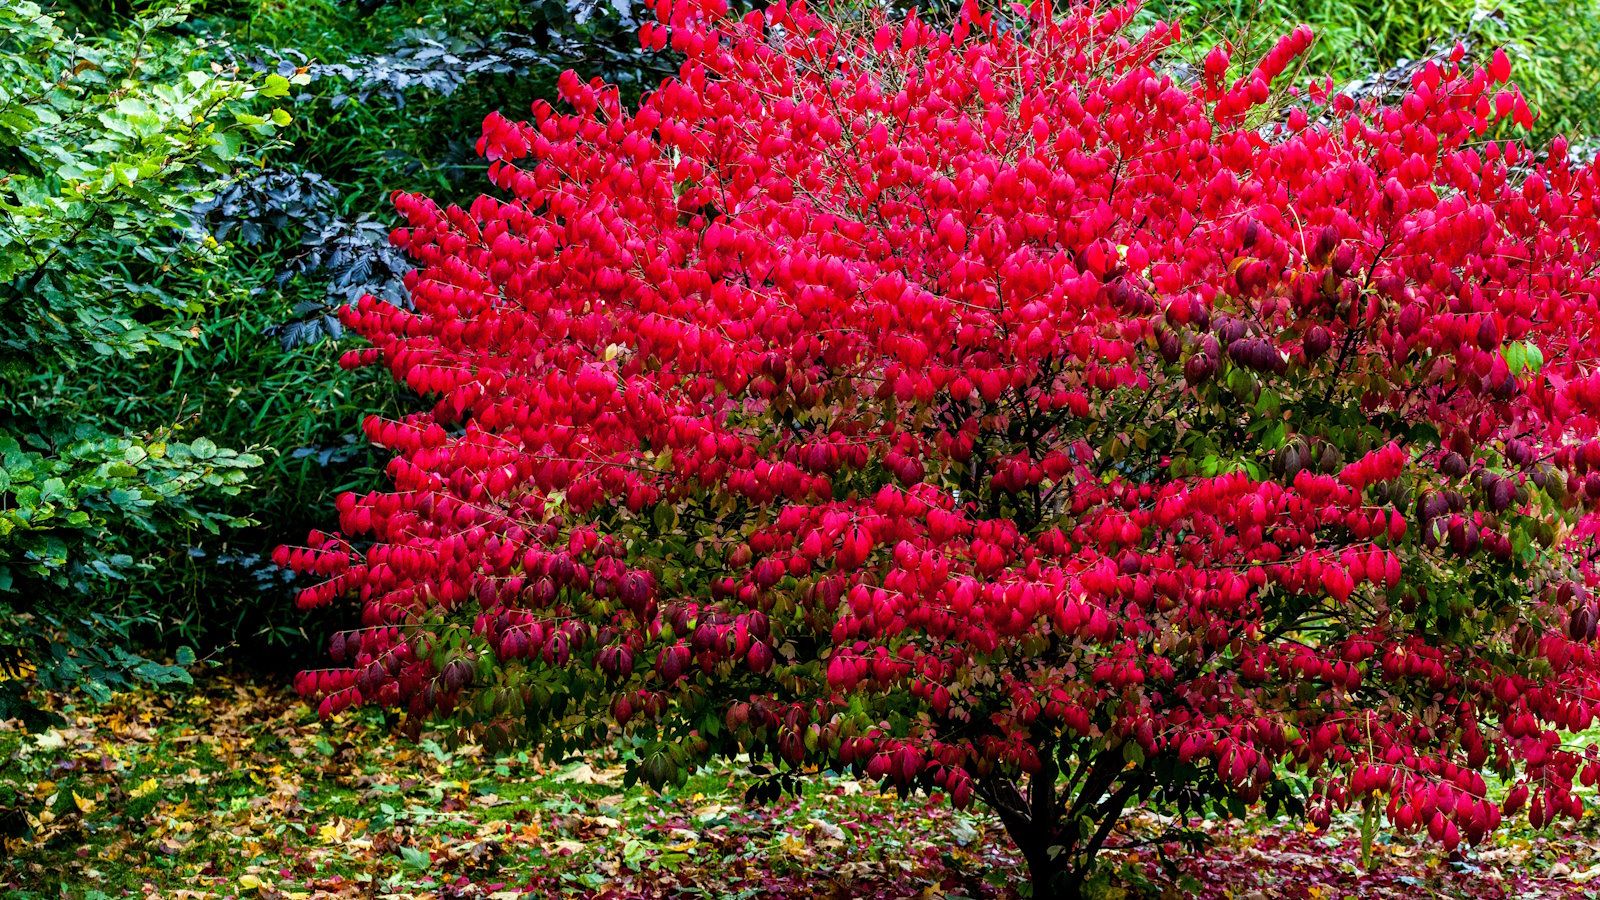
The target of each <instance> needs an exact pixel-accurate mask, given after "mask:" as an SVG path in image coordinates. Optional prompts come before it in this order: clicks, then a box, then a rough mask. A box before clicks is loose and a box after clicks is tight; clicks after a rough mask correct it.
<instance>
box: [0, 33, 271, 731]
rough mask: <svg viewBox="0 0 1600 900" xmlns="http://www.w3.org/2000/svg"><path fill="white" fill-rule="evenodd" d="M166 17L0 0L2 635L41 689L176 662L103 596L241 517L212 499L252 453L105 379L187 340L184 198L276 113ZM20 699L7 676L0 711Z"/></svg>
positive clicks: (203, 266) (201, 285)
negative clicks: (85, 32) (138, 637)
mask: <svg viewBox="0 0 1600 900" xmlns="http://www.w3.org/2000/svg"><path fill="white" fill-rule="evenodd" d="M174 21H175V19H174V17H173V15H172V14H171V13H168V12H161V13H158V14H155V15H152V16H150V17H148V18H143V19H140V20H138V21H137V22H135V23H133V24H132V25H131V26H129V29H128V30H127V31H126V32H124V33H118V34H115V35H112V36H109V37H107V38H105V39H101V40H79V39H74V38H73V37H71V36H70V35H69V34H68V33H67V32H65V31H63V30H62V28H61V27H60V25H59V23H58V22H57V21H56V20H55V19H54V18H53V17H51V16H50V15H47V14H45V13H44V12H42V11H41V10H40V8H39V7H37V6H36V5H34V4H32V3H15V4H9V5H7V6H6V7H5V8H4V9H0V37H3V39H4V43H5V46H6V47H7V48H8V50H9V52H8V53H7V54H6V55H5V56H4V57H3V58H0V64H3V68H0V159H3V161H4V168H5V173H6V174H5V177H4V179H3V182H0V209H3V215H0V300H3V303H4V307H3V312H0V654H3V655H5V656H6V657H7V661H8V662H10V663H12V664H17V663H18V662H19V659H18V657H21V658H23V659H25V660H27V661H28V662H29V664H30V665H32V666H33V667H36V668H37V671H38V680H39V681H40V683H41V684H43V685H44V686H45V687H49V688H58V687H62V686H64V685H66V684H70V683H74V682H78V681H84V680H86V681H87V683H88V684H89V685H90V686H92V687H98V689H99V690H102V691H103V690H104V689H105V688H104V685H106V684H115V683H117V682H118V681H119V680H120V679H121V678H122V677H123V675H124V674H125V673H126V672H129V671H132V672H133V673H134V674H137V675H140V676H142V677H145V678H156V679H170V678H178V677H182V674H183V673H182V672H181V671H180V670H173V669H170V668H168V667H164V666H159V665H157V664H155V663H152V662H149V661H147V660H143V659H140V658H139V657H136V656H133V655H131V654H129V653H128V652H127V651H126V648H125V644H126V643H127V636H126V633H125V632H126V626H127V624H128V622H127V618H128V617H127V616H125V615H118V614H116V613H115V612H114V610H113V609H112V607H111V605H110V601H111V600H112V598H114V597H117V596H118V595H121V596H124V597H125V596H127V595H129V594H134V595H138V594H142V593H144V592H145V590H146V588H145V586H144V585H143V584H142V583H141V582H142V580H143V579H145V578H148V577H149V576H150V574H151V573H153V572H158V571H161V570H163V569H165V568H166V567H167V566H169V565H170V564H171V562H170V561H171V559H172V557H173V556H174V555H175V554H176V553H181V546H180V547H174V546H173V542H174V541H175V540H181V536H182V535H184V534H186V533H188V532H192V531H211V532H215V531H217V530H218V529H219V528H221V527H223V526H228V525H232V524H236V523H237V522H238V521H239V519H238V517H236V516H234V515H231V514H229V513H228V512H226V511H225V510H222V509H220V508H219V507H218V506H217V505H216V500H217V498H218V497H219V496H223V495H228V494H233V493H237V492H238V491H239V489H240V485H241V484H242V483H243V480H244V478H245V473H246V470H248V469H249V468H251V467H253V466H256V465H258V464H259V463H260V462H261V460H260V458H259V457H257V456H255V455H253V454H251V453H249V452H244V451H240V450H234V449H227V448H223V447H219V446H218V445H217V444H216V443H215V442H214V441H212V440H211V439H210V438H209V437H206V436H205V435H204V434H200V435H193V436H192V437H191V435H189V434H186V433H185V432H186V429H185V427H184V426H185V424H186V423H184V422H182V421H180V420H177V419H175V418H165V417H163V413H166V412H168V411H163V410H156V411H152V412H153V414H151V415H129V413H128V410H127V409H126V407H125V405H124V404H125V400H124V398H123V397H122V396H121V395H120V394H119V392H117V391H115V390H114V389H113V388H114V387H116V384H115V381H114V380H111V379H107V378H106V377H105V372H106V370H107V369H113V370H115V369H117V368H126V369H127V370H130V371H137V370H140V369H143V368H145V367H149V366H170V365H171V364H172V359H173V357H174V355H175V354H176V353H178V352H181V350H182V349H183V347H184V346H185V345H186V344H187V343H189V342H190V341H191V340H192V338H193V336H194V326H195V322H196V321H197V319H198V318H199V317H200V316H201V315H203V313H204V312H205V310H206V304H207V302H208V300H209V299H210V297H211V296H212V295H213V287H214V286H215V285H216V283H217V279H216V277H215V271H216V268H217V266H218V250H217V247H216V245H215V243H214V242H205V241H198V240H194V239H192V238H190V237H188V236H186V235H185V233H184V231H185V226H186V225H187V222H188V219H187V210H188V208H189V206H190V205H191V204H192V203H193V200H194V197H195V196H196V194H197V193H202V192H204V191H205V190H207V189H208V188H209V186H211V185H213V184H214V183H215V182H216V181H217V179H218V177H219V173H221V172H224V171H226V170H227V169H228V168H229V167H230V166H231V165H232V162H233V160H234V159H236V158H237V157H238V156H239V154H240V152H241V150H242V149H243V148H244V147H245V146H246V145H247V143H249V142H250V141H252V140H259V136H261V135H268V134H271V133H272V131H273V129H274V128H275V127H277V126H279V125H282V124H284V123H285V122H287V114H285V113H283V112H281V111H272V112H270V113H268V114H263V115H257V114H254V113H251V112H249V111H247V110H248V105H249V101H251V100H252V99H253V98H254V97H255V96H256V94H257V93H258V88H256V87H255V86H253V85H252V84H250V83H249V82H247V81H245V80H241V79H240V78H238V77H237V76H236V75H235V74H234V73H232V72H229V71H227V70H215V69H213V68H211V66H210V65H209V57H208V55H207V54H206V52H205V49H204V47H203V46H201V45H199V44H197V43H194V42H185V43H167V44H158V43H156V42H154V41H153V40H152V38H153V35H155V34H156V33H157V32H158V31H159V30H160V29H162V28H165V27H169V26H170V25H172V24H173V22H174ZM286 87H287V84H283V85H281V86H279V93H280V94H281V93H282V89H283V88H286ZM63 601H66V602H63ZM62 630H65V631H67V632H69V633H71V634H72V635H74V637H71V638H67V639H62V637H61V634H60V632H61V631H62ZM10 684H15V682H8V685H10ZM16 704H17V697H16V696H15V694H14V692H11V691H8V690H0V716H6V715H9V714H11V713H12V711H13V710H14V708H15V707H16Z"/></svg>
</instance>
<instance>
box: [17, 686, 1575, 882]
mask: <svg viewBox="0 0 1600 900" xmlns="http://www.w3.org/2000/svg"><path fill="white" fill-rule="evenodd" d="M57 711H58V712H60V713H61V714H62V716H63V717H64V718H65V720H66V723H67V724H66V725H64V726H62V727H57V728H53V729H50V730H48V731H44V732H41V733H36V734H31V735H29V734H24V733H23V732H22V731H21V730H19V729H17V728H16V727H14V726H13V725H9V724H0V760H3V761H4V762H3V768H0V833H3V834H4V842H5V846H4V854H3V856H0V894H4V895H5V896H6V897H12V898H17V900H27V898H44V897H71V898H85V900H96V898H110V897H163V898H168V897H170V898H176V900H182V898H211V897H216V898H265V900H274V898H277V900H286V898H308V900H309V898H358V897H359V898H372V897H376V898H417V900H422V898H439V900H463V898H494V900H500V898H519V897H598V898H625V897H649V898H668V897H684V898H692V897H700V898H757V897H760V898H767V897H772V898H833V897H838V898H846V897H850V898H857V897H860V898H909V897H923V898H935V897H945V898H962V897H966V898H999V897H1013V896H1016V892H1017V890H1018V886H1020V885H1021V884H1022V882H1023V879H1022V870H1021V867H1020V860H1019V859H1018V858H1016V857H1015V856H1014V855H1013V854H1012V853H1011V851H1010V849H1009V847H1008V845H1007V841H1006V839H1005V836H1004V834H1003V833H1002V832H1001V831H1000V829H999V826H998V824H997V823H996V822H994V821H993V820H992V819H991V818H989V817H988V816H986V815H984V814H982V813H981V812H957V811H954V810H952V809H951V808H950V807H949V805H948V804H945V803H943V802H942V801H938V800H935V799H930V798H926V797H916V796H913V797H910V798H906V799H901V798H899V797H896V796H894V795H892V794H890V795H884V794H881V793H879V792H878V791H877V789H876V787H875V786H873V785H870V784H866V783H863V782H860V781H857V780H854V779H852V778H846V777H835V776H832V775H823V776H821V777H819V778H814V779H809V780H807V781H806V782H805V784H806V786H805V788H804V793H803V794H802V795H801V796H800V797H798V798H790V797H785V798H784V799H782V800H779V801H776V802H773V803H767V804H762V805H750V804H747V803H746V802H745V799H744V793H745V789H746V788H747V786H748V785H749V783H750V782H751V779H752V777H754V775H753V773H752V770H751V767H748V766H739V765H731V764H730V765H728V766H725V767H722V768H718V769H715V770H712V771H707V772H703V773H701V774H699V775H696V776H695V777H693V778H691V779H690V781H689V782H688V784H686V785H685V786H684V787H683V788H681V789H677V790H673V791H669V792H667V793H656V792H652V791H649V790H648V789H646V788H644V787H639V786H635V787H625V786H624V783H623V777H622V776H623V765H622V763H623V760H622V759H621V758H620V757H619V753H618V752H617V751H616V750H613V751H612V752H610V753H605V754H596V755H594V756H592V757H590V758H588V759H586V760H584V761H567V762H565V763H551V762H546V761H544V760H543V759H541V758H539V757H538V756H537V755H533V754H529V753H527V752H513V753H510V754H506V755H498V756H497V755H495V754H491V753H488V752H486V751H485V750H484V749H483V748H482V747H480V746H477V745H475V744H463V745H457V746H454V747H450V746H449V742H448V741H447V740H446V739H445V735H442V734H439V733H425V734H424V735H423V736H422V738H421V739H420V740H418V741H409V740H406V739H404V738H401V737H396V736H394V735H392V733H391V730H390V729H389V728H388V727H387V725H386V723H385V721H384V719H383V717H382V715H380V714H377V713H374V712H363V713H360V714H357V715H341V716H338V717H336V718H335V719H334V720H332V721H328V722H321V721H319V720H318V719H317V718H316V716H315V714H314V713H313V712H311V711H310V710H309V709H307V708H306V706H305V705H304V704H303V703H302V702H301V701H300V700H299V699H298V698H297V697H295V696H294V695H293V694H292V693H291V692H290V691H288V690H287V689H286V688H284V687H282V686H279V685H276V684H269V683H264V682H260V681H254V680H247V679H241V678H237V677H232V676H227V675H211V676H205V677H202V679H201V680H200V683H199V684H198V686H197V687H196V688H195V689H194V690H193V691H191V692H188V693H177V694H174V693H157V692H154V691H148V692H136V693H129V694H123V695H118V696H117V697H116V698H115V700H114V701H113V702H111V703H109V704H106V705H103V706H99V707H90V706H84V705H79V706H64V707H58V709H57ZM1590 799H1592V795H1591V797H1590ZM1591 805H1593V804H1591ZM1124 824H1125V826H1126V834H1125V835H1124V836H1123V838H1122V841H1123V843H1125V844H1127V843H1130V842H1132V843H1137V842H1139V841H1143V840H1148V839H1150V838H1151V837H1152V836H1154V835H1157V834H1161V833H1163V832H1165V831H1167V830H1168V829H1170V828H1171V827H1173V825H1174V823H1173V822H1171V821H1167V820H1162V819H1160V818H1159V817H1156V816H1154V815H1150V814H1138V815H1135V816H1132V817H1130V818H1128V819H1127V820H1126V821H1125V823H1124ZM1189 827H1190V828H1191V829H1192V830H1194V831H1196V832H1198V833H1199V834H1200V835H1201V836H1202V837H1203V839H1204V840H1206V841H1207V842H1208V843H1209V845H1210V846H1209V850H1208V851H1207V852H1206V854H1205V855H1204V856H1203V857H1197V856H1192V855H1187V854H1185V853H1183V852H1182V850H1181V848H1179V847H1178V846H1176V845H1166V846H1152V845H1142V846H1137V847H1130V848H1129V849H1126V850H1123V851H1118V852H1111V853H1108V854H1107V856H1106V859H1105V866H1104V871H1105V877H1104V878H1103V879H1102V883H1101V884H1100V885H1099V890H1100V892H1101V893H1102V894H1103V895H1105V896H1107V897H1121V896H1126V897H1137V896H1169V897H1187V896H1203V897H1215V898H1223V897H1238V898H1266V897H1296V898H1299V897H1305V898H1317V900H1323V898H1337V897H1351V896H1361V897H1408V898H1418V897H1432V896H1445V897H1562V898H1565V897H1586V896H1593V895H1594V891H1595V890H1597V889H1600V849H1597V847H1600V830H1597V828H1596V824H1595V817H1594V815H1593V814H1592V813H1591V814H1590V816H1588V817H1586V818H1585V820H1584V821H1583V822H1582V823H1580V825H1579V826H1578V827H1577V828H1575V829H1569V830H1565V831H1561V832H1555V833H1548V834H1542V833H1533V832H1530V831H1529V830H1528V829H1527V828H1526V824H1525V823H1524V824H1523V825H1522V827H1521V828H1520V829H1518V828H1515V827H1513V828H1511V829H1508V830H1506V831H1503V832H1502V833H1501V834H1500V835H1498V836H1496V838H1495V839H1494V840H1493V842H1492V844H1491V845H1489V846H1485V847H1481V848H1478V849H1476V850H1473V851H1472V852H1470V853H1468V854H1467V855H1465V856H1464V857H1460V858H1457V859H1454V860H1452V859H1449V858H1446V857H1443V856H1442V855H1441V854H1439V853H1438V852H1436V851H1435V850H1434V849H1433V848H1427V847H1422V846H1420V845H1418V844H1416V843H1414V842H1412V841H1410V840H1397V841H1395V842H1393V843H1384V842H1382V840H1381V839H1380V844H1379V847H1378V867H1377V871H1376V872H1372V873H1367V872H1364V871H1363V870H1362V867H1361V864H1360V848H1359V841H1358V839H1357V831H1356V827H1355V825H1354V823H1353V822H1352V821H1344V822H1337V823H1335V825H1334V826H1333V827H1332V828H1330V829H1329V830H1328V831H1327V832H1322V833H1318V832H1312V831H1308V830H1305V829H1304V828H1303V827H1301V826H1297V825H1294V824H1292V823H1290V822H1288V821H1280V822H1276V823H1267V824H1260V825H1253V826H1252V825H1242V824H1238V823H1232V822H1227V821H1220V820H1213V821H1201V820H1196V821H1192V822H1190V823H1189Z"/></svg>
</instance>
